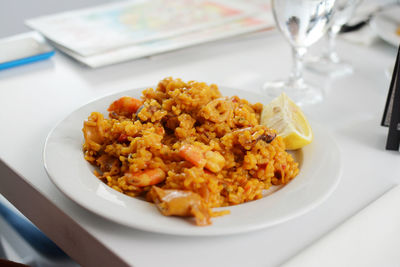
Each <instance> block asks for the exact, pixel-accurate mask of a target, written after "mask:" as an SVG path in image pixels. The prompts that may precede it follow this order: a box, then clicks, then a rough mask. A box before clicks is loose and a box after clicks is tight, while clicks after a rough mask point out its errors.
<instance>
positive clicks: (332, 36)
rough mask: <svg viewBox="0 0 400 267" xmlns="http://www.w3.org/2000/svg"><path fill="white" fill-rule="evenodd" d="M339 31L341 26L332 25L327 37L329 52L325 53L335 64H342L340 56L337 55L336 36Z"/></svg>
mask: <svg viewBox="0 0 400 267" xmlns="http://www.w3.org/2000/svg"><path fill="white" fill-rule="evenodd" d="M339 31H340V26H336V25H332V26H331V27H330V28H329V30H328V32H327V35H326V36H327V38H328V50H327V51H326V53H325V57H326V58H327V59H328V60H329V61H331V62H333V63H338V62H340V59H339V56H338V54H337V53H336V36H337V34H338V33H339Z"/></svg>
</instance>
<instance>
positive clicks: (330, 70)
mask: <svg viewBox="0 0 400 267" xmlns="http://www.w3.org/2000/svg"><path fill="white" fill-rule="evenodd" d="M305 66H306V68H307V69H309V70H311V71H313V72H316V73H319V74H322V75H326V76H330V77H337V76H345V75H349V74H352V73H353V66H352V65H351V64H350V63H347V62H344V61H339V60H338V61H333V60H331V59H329V58H327V57H312V58H307V59H306V60H305Z"/></svg>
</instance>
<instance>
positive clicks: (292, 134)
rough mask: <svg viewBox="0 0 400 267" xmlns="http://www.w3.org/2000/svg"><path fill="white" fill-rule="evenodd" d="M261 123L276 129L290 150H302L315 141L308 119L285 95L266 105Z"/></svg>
mask: <svg viewBox="0 0 400 267" xmlns="http://www.w3.org/2000/svg"><path fill="white" fill-rule="evenodd" d="M260 123H261V124H262V125H265V126H267V127H268V128H272V129H275V130H276V131H277V133H278V135H280V136H282V138H283V141H284V143H285V145H286V149H288V150H295V149H299V148H302V147H304V146H305V145H308V144H309V143H311V141H312V139H313V133H312V130H311V126H310V124H309V123H308V121H307V118H306V117H305V116H304V114H303V112H302V111H301V109H300V108H299V107H298V106H297V105H296V104H295V103H294V102H293V101H292V100H291V99H290V98H289V97H288V96H287V95H286V94H285V93H282V94H281V95H280V96H278V97H277V98H275V99H274V100H272V101H271V102H270V103H269V104H268V105H264V107H263V111H262V113H261V121H260Z"/></svg>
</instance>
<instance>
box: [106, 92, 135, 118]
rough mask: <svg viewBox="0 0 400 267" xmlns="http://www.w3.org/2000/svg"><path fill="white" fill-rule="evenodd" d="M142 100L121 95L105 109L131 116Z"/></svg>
mask: <svg viewBox="0 0 400 267" xmlns="http://www.w3.org/2000/svg"><path fill="white" fill-rule="evenodd" d="M142 104H143V103H142V101H140V100H139V99H136V98H133V97H129V96H123V97H121V98H120V99H118V100H115V101H114V102H113V103H112V104H111V105H110V106H109V108H108V109H107V110H108V111H110V112H115V113H117V114H118V115H123V116H132V114H133V113H136V111H137V110H138V109H139V108H140V107H141V106H142Z"/></svg>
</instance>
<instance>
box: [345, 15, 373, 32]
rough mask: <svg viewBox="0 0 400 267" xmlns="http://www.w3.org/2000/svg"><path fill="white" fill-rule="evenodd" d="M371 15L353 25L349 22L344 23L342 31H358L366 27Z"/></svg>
mask: <svg viewBox="0 0 400 267" xmlns="http://www.w3.org/2000/svg"><path fill="white" fill-rule="evenodd" d="M370 19H371V17H368V18H367V19H366V20H363V21H360V22H357V23H355V24H353V25H349V24H344V25H343V26H342V27H341V28H340V31H339V32H340V33H346V32H354V31H358V30H359V29H361V28H362V27H364V26H365V25H367V24H368V23H369V21H370Z"/></svg>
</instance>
